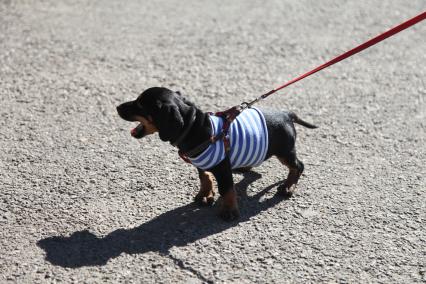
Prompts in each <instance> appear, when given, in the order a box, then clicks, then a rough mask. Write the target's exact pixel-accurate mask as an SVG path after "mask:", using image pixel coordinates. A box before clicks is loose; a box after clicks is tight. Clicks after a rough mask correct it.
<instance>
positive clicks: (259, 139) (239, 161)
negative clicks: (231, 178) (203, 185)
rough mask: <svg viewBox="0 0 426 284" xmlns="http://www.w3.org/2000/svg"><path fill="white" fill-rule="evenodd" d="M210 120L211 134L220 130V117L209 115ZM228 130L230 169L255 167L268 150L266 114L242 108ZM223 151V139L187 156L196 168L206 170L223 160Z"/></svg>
mask: <svg viewBox="0 0 426 284" xmlns="http://www.w3.org/2000/svg"><path fill="white" fill-rule="evenodd" d="M210 123H211V126H212V133H211V134H212V135H213V136H216V135H218V134H219V133H220V132H221V131H222V125H223V119H222V118H221V117H218V116H214V115H210ZM228 134H229V142H230V151H229V157H230V160H231V167H232V169H236V168H242V167H256V166H258V165H260V164H261V163H262V162H263V161H264V160H265V156H266V152H267V150H268V131H267V128H266V122H265V117H264V116H263V114H262V112H261V111H260V110H258V109H257V108H249V109H246V110H244V111H243V112H242V113H240V115H238V116H237V118H236V119H235V120H234V121H233V122H232V123H231V126H230V127H229V133H228ZM225 155H226V154H225V146H224V144H223V140H218V141H216V143H214V144H211V145H210V146H209V147H208V148H207V149H206V150H204V151H203V152H202V153H201V154H200V155H198V157H195V158H190V160H191V163H192V164H193V165H194V166H196V167H197V168H200V169H203V170H207V169H210V168H212V167H214V166H216V165H217V164H219V163H220V162H221V161H223V159H225Z"/></svg>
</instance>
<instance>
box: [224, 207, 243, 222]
mask: <svg viewBox="0 0 426 284" xmlns="http://www.w3.org/2000/svg"><path fill="white" fill-rule="evenodd" d="M219 217H220V218H222V219H223V220H225V221H227V222H230V221H234V220H237V219H238V218H239V217H240V210H238V208H225V207H222V208H221V209H220V212H219Z"/></svg>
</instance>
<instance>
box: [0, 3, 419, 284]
mask: <svg viewBox="0 0 426 284" xmlns="http://www.w3.org/2000/svg"><path fill="white" fill-rule="evenodd" d="M425 9H426V3H425V2H424V1H422V0H412V1H406V0H395V1H378V0H377V1H366V0H362V1H342V0H325V1H308V0H302V1H295V0H293V1H290V0H285V1H278V0H276V1H244V0H239V1H220V0H209V1H207V0H202V1H196V0H188V1H177V0H167V1H166V0H158V1H136V0H129V1H80V0H69V1H53V0H46V1H31V0H27V1H6V0H2V1H0V92H1V93H0V96H1V97H0V98H1V100H0V102H1V108H0V117H1V119H0V149H1V150H0V186H1V190H0V212H1V216H0V226H1V231H0V237H1V238H0V272H1V276H0V282H1V283H3V282H19V283H41V282H65V283H72V282H83V281H84V282H126V283H130V282H139V283H140V282H162V283H176V282H180V283H200V282H214V283H225V282H226V283H232V282H234V283H273V282H276V283H287V282H292V283H307V282H339V283H347V282H351V283H356V282H363V283H365V282H381V283H415V282H418V283H420V282H423V283H424V282H425V281H426V265H425V263H426V261H425V259H426V229H425V223H426V208H425V207H426V203H425V198H426V190H425V189H426V185H425V176H426V166H425V161H426V149H425V146H424V145H425V144H426V131H425V129H426V99H425V98H426V79H425V78H426V67H425V66H426V65H425V62H426V52H425V49H426V40H425V38H426V22H423V23H420V24H418V25H417V26H415V27H413V28H410V29H409V30H406V31H404V32H403V33H401V34H398V35H397V36H395V37H393V38H390V39H388V40H386V41H385V42H382V43H380V44H379V45H377V46H375V47H373V48H371V49H369V50H367V51H365V52H363V53H361V54H359V55H357V56H355V57H352V58H351V59H349V60H346V61H344V62H342V63H339V64H338V65H335V66H333V67H332V68H329V69H327V70H324V71H322V72H321V73H318V74H316V75H314V76H312V77H310V78H308V79H306V80H304V81H302V82H300V83H297V84H296V85H294V86H292V87H290V88H288V89H286V90H283V91H281V92H280V93H278V94H276V95H273V96H272V97H270V98H268V100H266V101H264V102H262V103H261V105H260V106H262V107H274V108H279V109H290V110H293V111H295V112H296V113H298V114H299V116H300V117H302V118H303V119H305V120H307V121H311V122H314V123H315V124H317V125H319V126H320V128H319V129H316V130H309V129H306V128H303V127H298V135H299V136H298V152H299V157H300V159H301V160H302V161H304V163H305V166H306V168H305V175H304V176H303V177H302V179H301V181H300V183H299V186H298V191H297V194H296V196H295V197H294V198H292V199H290V200H286V201H285V200H280V199H279V198H277V197H275V196H274V193H275V192H276V188H277V186H278V184H279V183H280V182H281V181H282V180H283V178H284V177H285V176H286V170H285V169H284V168H283V167H282V166H281V165H280V164H279V163H278V162H277V161H276V160H274V159H272V160H269V161H267V162H265V163H264V164H263V165H262V166H261V167H259V168H256V169H255V170H254V172H251V173H247V174H244V175H241V174H235V175H234V178H235V181H236V183H237V188H238V193H239V202H240V207H241V219H240V220H239V222H233V223H226V222H222V221H221V220H220V219H218V217H217V206H215V207H213V208H197V207H195V206H194V205H193V204H192V203H191V202H192V197H193V196H194V195H195V193H196V192H197V190H198V177H197V174H196V171H195V169H194V168H193V167H192V166H190V165H187V164H185V163H184V162H182V161H181V160H180V159H179V157H178V155H177V153H176V150H175V149H173V148H172V147H171V146H170V145H168V144H166V143H162V142H160V140H159V138H158V137H157V136H153V137H149V138H147V139H143V140H141V141H137V140H135V139H132V138H131V137H130V135H129V130H130V128H131V127H133V126H134V125H132V124H130V123H127V122H125V121H122V120H120V119H119V117H118V116H117V114H116V111H115V106H116V105H118V104H119V103H121V102H124V101H126V100H129V99H133V98H135V97H136V96H137V95H138V94H139V93H140V92H141V91H142V90H144V89H145V88H148V87H151V86H166V87H170V88H172V89H176V90H181V91H182V92H183V94H184V95H185V96H187V97H188V98H189V99H191V100H193V101H194V102H196V103H197V104H198V105H199V106H200V107H201V108H203V109H205V110H206V111H207V110H213V111H216V110H223V109H225V108H226V107H229V106H232V105H235V104H238V103H240V102H242V101H243V100H247V99H250V98H254V97H255V96H257V95H260V94H262V93H263V92H265V91H268V90H269V89H271V88H273V87H276V86H277V85H279V84H282V83H284V82H285V81H286V80H288V79H290V78H292V77H294V76H296V75H298V74H300V73H302V72H304V71H307V70H308V69H310V68H311V67H314V66H316V65H318V64H320V63H322V62H324V61H325V60H327V59H330V58H331V57H333V56H335V55H337V54H339V53H341V52H343V51H345V50H347V49H349V48H351V47H353V46H355V45H356V44H359V43H361V42H363V41H365V40H367V39H369V38H370V37H372V36H375V35H377V34H378V33H380V32H382V31H384V30H386V29H388V28H390V27H392V26H394V25H396V24H398V23H400V22H402V21H404V20H406V19H408V18H410V17H412V16H414V15H416V14H419V13H420V12H422V11H424V10H425ZM422 145H423V146H422Z"/></svg>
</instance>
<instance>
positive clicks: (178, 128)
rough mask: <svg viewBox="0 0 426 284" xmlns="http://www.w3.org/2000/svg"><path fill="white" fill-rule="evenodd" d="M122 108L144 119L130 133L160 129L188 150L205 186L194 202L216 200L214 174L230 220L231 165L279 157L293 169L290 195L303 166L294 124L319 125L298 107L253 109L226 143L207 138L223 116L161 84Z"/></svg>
mask: <svg viewBox="0 0 426 284" xmlns="http://www.w3.org/2000/svg"><path fill="white" fill-rule="evenodd" d="M117 111H118V114H119V115H120V117H121V118H123V119H124V120H127V121H138V122H140V124H139V125H138V126H137V127H136V128H135V129H133V130H132V132H131V133H132V136H133V137H135V138H142V137H144V136H146V135H149V134H153V133H155V132H158V133H159V136H160V139H161V140H163V141H168V142H170V143H171V144H172V145H173V146H176V147H177V148H178V149H179V151H180V152H182V153H187V156H188V158H189V160H190V161H191V163H192V164H193V165H194V166H196V167H197V169H198V174H199V178H200V181H201V187H200V191H199V192H198V194H197V195H196V196H195V201H196V202H197V203H199V204H201V205H206V204H208V205H211V204H212V203H213V201H214V191H213V178H212V176H211V174H213V176H214V177H215V179H216V181H217V184H218V189H219V193H220V195H221V197H222V206H221V209H220V216H221V217H222V218H223V219H225V220H233V219H236V218H238V216H239V210H238V204H237V195H236V191H235V188H234V181H233V178H232V170H233V169H239V170H247V169H250V168H251V167H253V166H258V165H259V164H261V163H262V162H263V161H265V160H267V159H269V158H270V157H271V156H276V157H277V158H278V159H279V161H280V162H281V163H282V164H284V165H286V166H287V167H288V169H289V173H288V176H287V179H286V180H285V181H284V183H283V185H282V186H281V187H279V190H278V192H279V193H280V194H282V195H283V196H285V197H290V196H291V195H292V193H293V190H294V186H295V185H296V184H297V182H298V180H299V178H300V175H301V174H302V172H303V169H304V166H303V163H302V162H301V161H300V160H299V159H298V158H297V157H296V149H295V142H296V130H295V128H294V124H293V123H298V124H300V125H303V126H305V127H308V128H316V126H315V125H312V124H310V123H307V122H305V121H303V120H301V119H300V118H298V117H297V116H296V114H294V113H293V112H285V111H276V112H266V111H260V110H258V109H257V108H249V109H246V110H244V111H243V112H242V113H241V114H240V115H239V116H237V118H236V119H235V120H234V121H233V122H232V124H231V126H230V128H229V136H228V141H229V142H228V143H227V145H224V141H223V140H218V141H216V142H214V143H206V141H209V140H211V138H212V137H213V136H215V135H217V134H219V133H220V132H221V130H222V125H223V123H224V121H223V119H222V118H221V117H218V116H215V115H212V114H210V113H206V112H203V111H201V110H200V109H199V108H197V107H196V106H195V105H194V104H193V103H191V102H189V101H188V100H186V99H185V98H184V97H182V96H181V94H180V93H179V92H173V91H171V90H169V89H167V88H160V87H154V88H150V89H147V90H146V91H144V92H143V93H142V94H141V95H140V96H139V97H138V98H137V99H136V100H134V101H130V102H126V103H123V104H121V105H119V106H118V107H117ZM203 145H204V146H203ZM228 145H229V146H228ZM200 146H201V147H200Z"/></svg>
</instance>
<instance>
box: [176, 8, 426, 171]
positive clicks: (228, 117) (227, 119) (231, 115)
mask: <svg viewBox="0 0 426 284" xmlns="http://www.w3.org/2000/svg"><path fill="white" fill-rule="evenodd" d="M425 18H426V11H425V12H423V13H421V14H419V15H417V16H415V17H414V18H411V19H409V20H408V21H405V22H403V23H402V24H400V25H398V26H396V27H394V28H391V29H390V30H388V31H386V32H384V33H382V34H380V35H378V36H376V37H374V38H372V39H370V40H368V41H366V42H364V43H363V44H360V45H358V46H356V47H354V48H352V49H351V50H349V51H346V52H345V53H343V54H341V55H339V56H337V57H335V58H333V59H331V60H329V61H327V62H326V63H324V64H322V65H320V66H318V67H316V68H314V69H312V70H311V71H308V72H306V73H304V74H302V75H300V76H299V77H296V78H294V79H292V80H290V81H288V82H287V83H285V84H284V85H282V86H279V87H277V88H275V89H273V90H270V91H269V92H267V93H265V94H263V95H261V96H260V97H258V98H256V99H254V100H252V101H250V102H243V103H241V104H240V105H238V106H234V107H232V108H230V109H228V110H225V111H223V112H217V113H216V115H217V116H220V117H222V118H223V119H224V123H223V126H222V131H221V133H219V134H218V135H216V136H212V137H211V138H210V139H209V140H207V141H205V142H204V143H202V144H201V145H199V146H198V147H196V148H195V149H193V150H191V151H189V152H187V153H183V152H181V151H179V156H180V157H181V158H182V159H183V160H184V161H185V162H187V163H191V161H190V160H189V158H188V157H191V156H193V154H196V153H197V152H199V151H200V150H201V149H204V148H205V147H207V146H208V145H210V144H213V143H215V142H216V141H218V140H219V139H222V140H223V143H224V145H225V151H226V153H228V152H229V146H230V143H229V137H228V132H229V127H230V126H231V123H232V121H234V119H235V118H236V117H237V116H238V115H239V114H240V113H241V112H242V111H243V110H245V109H247V108H249V107H251V106H252V105H253V104H255V103H257V102H258V101H260V100H263V99H265V98H267V97H269V96H270V95H272V94H273V93H275V92H277V91H279V90H281V89H284V88H285V87H288V86H290V85H292V84H294V83H296V82H297V81H300V80H302V79H304V78H306V77H308V76H310V75H312V74H315V73H317V72H318V71H320V70H322V69H324V68H327V67H329V66H331V65H333V64H336V63H337V62H340V61H342V60H344V59H346V58H348V57H350V56H352V55H355V54H357V53H359V52H361V51H363V50H364V49H367V48H369V47H370V46H373V45H375V44H377V43H379V42H381V41H383V40H385V39H387V38H388V37H391V36H393V35H395V34H397V33H399V32H401V31H403V30H405V29H407V28H409V27H411V26H413V25H415V24H417V23H419V22H421V21H423V20H424V19H425Z"/></svg>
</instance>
